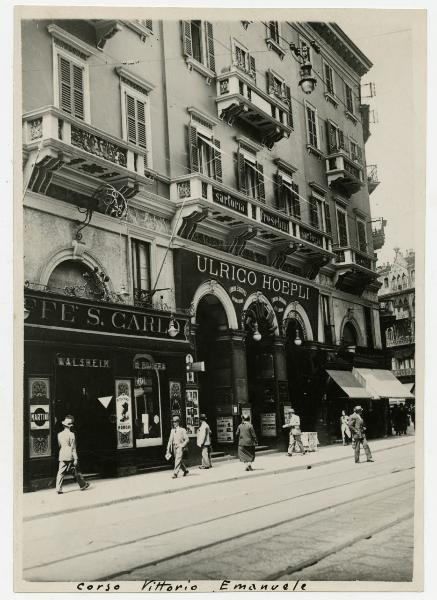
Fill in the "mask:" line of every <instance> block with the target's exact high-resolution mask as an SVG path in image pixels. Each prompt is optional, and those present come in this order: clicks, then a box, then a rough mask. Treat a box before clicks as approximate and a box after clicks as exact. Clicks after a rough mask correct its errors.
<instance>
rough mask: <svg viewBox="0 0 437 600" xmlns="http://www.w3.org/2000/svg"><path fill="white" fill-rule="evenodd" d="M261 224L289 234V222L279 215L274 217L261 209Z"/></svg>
mask: <svg viewBox="0 0 437 600" xmlns="http://www.w3.org/2000/svg"><path fill="white" fill-rule="evenodd" d="M261 223H264V225H270V227H274V228H275V229H279V230H280V231H284V232H285V233H288V232H289V221H288V220H287V219H284V218H282V217H280V216H279V215H275V214H274V213H271V212H269V211H268V210H264V209H263V208H262V209H261Z"/></svg>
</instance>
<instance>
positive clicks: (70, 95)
mask: <svg viewBox="0 0 437 600" xmlns="http://www.w3.org/2000/svg"><path fill="white" fill-rule="evenodd" d="M58 77H59V107H60V108H61V109H62V110H64V111H65V112H68V113H69V114H71V115H72V116H74V117H77V118H78V119H85V102H84V69H83V67H80V66H79V65H77V64H75V63H73V62H72V61H70V60H68V59H67V58H65V57H64V56H61V55H58Z"/></svg>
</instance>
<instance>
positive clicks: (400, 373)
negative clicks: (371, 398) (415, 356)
mask: <svg viewBox="0 0 437 600" xmlns="http://www.w3.org/2000/svg"><path fill="white" fill-rule="evenodd" d="M392 373H393V375H394V376H395V377H414V375H415V373H416V370H415V369H411V368H410V369H393V370H392Z"/></svg>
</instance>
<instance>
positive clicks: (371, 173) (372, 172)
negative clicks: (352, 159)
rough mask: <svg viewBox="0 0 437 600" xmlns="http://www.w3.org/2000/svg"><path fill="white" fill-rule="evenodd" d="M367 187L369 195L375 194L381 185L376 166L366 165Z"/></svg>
mask: <svg viewBox="0 0 437 600" xmlns="http://www.w3.org/2000/svg"><path fill="white" fill-rule="evenodd" d="M366 174H367V187H368V188H369V194H371V193H372V192H374V191H375V190H376V188H377V187H378V185H379V183H380V182H379V179H378V169H377V166H376V165H366Z"/></svg>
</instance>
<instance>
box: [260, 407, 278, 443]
mask: <svg viewBox="0 0 437 600" xmlns="http://www.w3.org/2000/svg"><path fill="white" fill-rule="evenodd" d="M261 435H262V436H263V437H276V413H265V414H263V415H261Z"/></svg>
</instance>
